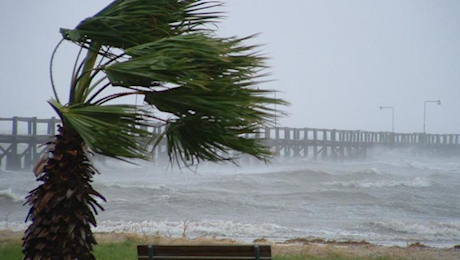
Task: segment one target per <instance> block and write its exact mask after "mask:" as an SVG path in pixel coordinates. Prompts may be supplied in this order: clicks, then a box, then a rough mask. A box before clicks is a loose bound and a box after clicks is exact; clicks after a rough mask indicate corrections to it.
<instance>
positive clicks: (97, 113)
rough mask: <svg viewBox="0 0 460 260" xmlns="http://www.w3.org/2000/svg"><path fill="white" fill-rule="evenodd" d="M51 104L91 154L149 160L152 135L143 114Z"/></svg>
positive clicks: (129, 109) (129, 108)
mask: <svg viewBox="0 0 460 260" xmlns="http://www.w3.org/2000/svg"><path fill="white" fill-rule="evenodd" d="M49 103H50V104H51V105H52V106H53V108H54V109H55V110H56V111H58V113H59V115H60V117H61V119H62V120H63V122H64V125H66V127H68V128H71V129H73V130H75V131H76V132H78V134H79V135H80V136H81V137H82V138H83V140H84V141H85V143H86V145H87V146H88V147H89V148H90V149H91V150H92V151H94V152H96V153H99V154H102V155H106V156H109V157H113V158H117V159H122V158H142V159H147V151H146V150H145V149H144V147H145V141H146V140H147V139H148V138H152V136H151V135H152V134H151V133H149V132H148V131H147V130H145V127H146V126H147V124H146V122H145V120H144V118H145V112H144V111H143V110H140V109H139V108H137V107H135V106H129V105H105V106H94V105H84V106H83V105H81V106H71V107H63V106H61V105H60V104H58V103H57V102H56V101H54V100H51V101H49Z"/></svg>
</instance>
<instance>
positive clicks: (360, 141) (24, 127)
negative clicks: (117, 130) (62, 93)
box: [0, 117, 460, 170]
mask: <svg viewBox="0 0 460 260" xmlns="http://www.w3.org/2000/svg"><path fill="white" fill-rule="evenodd" d="M59 123H60V121H59V120H58V119H56V118H51V119H38V118H35V117H33V118H24V117H13V118H0V166H2V165H6V168H7V169H9V170H17V169H30V168H31V167H32V165H33V164H34V163H35V162H36V161H38V158H39V157H40V155H41V154H42V153H43V151H44V149H45V147H44V146H43V144H44V143H46V142H48V141H50V140H51V138H52V136H53V135H55V134H56V128H57V124H59ZM163 129H164V126H161V125H152V126H150V127H148V130H149V131H152V132H156V133H159V132H161V131H162V130H163ZM246 137H247V138H260V139H263V140H264V142H265V144H266V145H267V146H268V147H270V148H271V150H272V151H273V153H274V155H275V156H283V157H286V158H293V157H302V158H314V159H317V158H320V159H332V160H345V159H356V158H364V157H366V155H367V153H368V152H369V151H371V150H372V148H374V147H383V148H386V149H397V148H405V149H410V150H411V151H412V153H413V154H426V153H429V154H447V155H449V156H459V155H460V134H426V133H393V132H369V131H350V130H335V129H318V128H288V127H266V128H262V129H260V131H259V132H258V133H257V134H252V135H246ZM166 153H167V149H166V143H165V142H164V141H163V142H162V143H161V145H160V146H159V147H157V148H156V150H155V156H156V157H157V159H161V158H165V157H166Z"/></svg>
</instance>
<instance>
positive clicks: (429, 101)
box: [423, 100, 441, 133]
mask: <svg viewBox="0 0 460 260" xmlns="http://www.w3.org/2000/svg"><path fill="white" fill-rule="evenodd" d="M426 103H437V104H438V106H440V105H441V100H436V101H433V100H427V101H425V103H424V105H423V133H425V126H426Z"/></svg>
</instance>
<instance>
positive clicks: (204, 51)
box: [104, 33, 264, 89]
mask: <svg viewBox="0 0 460 260" xmlns="http://www.w3.org/2000/svg"><path fill="white" fill-rule="evenodd" d="M241 41H242V39H219V38H217V39H216V38H211V37H209V36H207V35H206V34H201V33H199V34H193V35H177V36H173V37H168V38H165V39H162V40H159V41H156V42H150V43H146V44H142V45H139V46H135V47H133V48H130V49H127V50H126V53H127V54H128V55H131V56H132V59H130V60H128V61H125V62H120V63H115V64H112V65H109V66H106V67H105V68H104V69H105V71H106V73H107V75H108V77H109V80H110V82H111V83H112V85H114V86H132V85H140V86H146V87H148V86H152V85H154V84H155V83H158V82H167V83H173V84H176V85H180V86H185V87H192V88H197V87H198V88H204V89H206V88H208V86H207V85H209V82H210V81H212V80H215V79H218V78H223V77H231V78H234V81H242V80H247V79H250V78H253V77H254V76H255V74H257V69H261V68H263V67H264V65H263V61H264V58H263V57H261V56H259V55H257V54H256V53H254V51H253V53H252V54H251V53H249V52H250V51H252V50H253V49H254V48H255V47H256V46H243V45H242V43H241Z"/></svg>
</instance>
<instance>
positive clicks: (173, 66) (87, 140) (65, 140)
mask: <svg viewBox="0 0 460 260" xmlns="http://www.w3.org/2000/svg"><path fill="white" fill-rule="evenodd" d="M219 5H221V4H220V3H216V2H215V1H209V2H208V1H202V0H150V1H146V0H116V1H114V2H112V3H111V4H110V5H108V6H107V7H106V8H104V9H103V10H101V11H100V12H99V13H97V14H96V15H94V16H93V17H89V18H87V19H85V20H83V21H82V22H81V23H80V24H78V26H77V27H76V28H75V29H72V30H69V29H61V34H62V36H63V40H62V41H70V42H73V43H75V44H77V45H79V46H80V47H81V49H80V53H79V55H78V56H77V58H76V62H75V66H74V71H73V74H72V79H71V84H70V90H69V97H68V100H67V101H66V102H63V101H62V100H61V99H60V98H59V96H58V95H57V91H56V86H55V85H54V82H53V80H52V87H53V91H54V96H55V97H54V98H53V99H51V100H50V101H49V104H50V105H51V106H52V107H53V108H54V110H55V111H56V113H57V114H58V115H59V117H60V119H61V121H62V125H60V126H59V129H58V130H59V133H58V134H57V135H56V137H55V139H54V141H53V142H50V143H48V156H47V157H44V158H42V160H41V161H40V162H39V163H38V164H37V166H36V167H35V169H34V172H35V174H36V175H37V180H38V181H41V182H42V183H41V185H39V187H38V188H36V189H34V190H32V191H31V192H30V193H29V195H28V197H27V203H28V204H29V205H30V206H31V208H30V211H29V214H28V219H30V220H31V221H32V224H31V225H30V226H29V228H28V229H27V230H26V232H25V234H24V238H23V240H24V242H23V252H24V255H25V257H24V259H94V256H93V255H92V253H91V251H92V247H93V245H95V244H96V240H95V238H94V236H93V233H92V232H91V225H92V226H96V220H95V217H94V214H97V210H98V209H101V210H103V208H102V206H101V205H100V204H99V203H100V201H101V200H105V199H104V197H103V196H102V195H101V194H99V193H98V192H97V191H95V190H94V189H93V188H92V186H91V182H92V176H93V175H94V174H96V173H97V170H96V169H95V168H94V167H93V165H92V163H91V161H90V157H91V156H90V153H97V154H102V155H105V156H109V157H112V158H116V159H120V160H129V159H133V158H141V159H145V160H149V159H151V156H150V153H149V151H150V150H149V149H148V147H155V146H156V145H158V144H159V141H160V140H162V139H163V138H166V139H167V145H168V154H169V157H170V160H171V161H177V162H182V163H184V164H186V165H189V164H195V163H198V162H200V161H202V160H210V161H215V162H219V161H224V160H230V161H231V160H233V159H234V158H233V157H232V156H231V155H230V154H229V153H228V151H229V150H236V151H239V152H241V153H247V154H250V155H252V156H255V157H256V158H258V159H261V160H266V159H267V158H268V157H267V156H269V154H270V153H269V151H268V149H267V148H266V147H265V146H264V145H263V144H261V143H260V140H257V139H250V138H243V137H242V135H243V134H246V133H249V134H251V133H256V132H257V130H258V129H260V127H262V126H263V125H266V124H270V122H271V120H272V118H273V110H272V109H270V105H272V104H285V102H284V101H282V100H278V99H273V98H270V97H268V96H272V95H268V94H269V93H270V92H271V91H267V90H260V89H258V88H256V87H255V85H256V84H258V83H260V82H258V79H259V78H260V77H261V76H263V74H262V73H261V71H262V70H263V69H264V68H265V65H264V63H263V62H264V57H262V56H261V55H260V54H259V53H258V52H256V51H255V48H257V47H258V46H252V45H251V46H247V45H244V44H243V42H244V41H246V40H247V39H249V38H251V37H247V38H236V37H232V38H221V37H217V35H216V34H215V29H212V28H216V27H213V26H214V25H215V23H216V22H217V21H218V20H219V18H220V17H221V13H220V12H216V11H212V10H210V8H215V7H217V6H219ZM62 41H61V42H62ZM59 45H60V43H59V44H58V46H59ZM56 48H57V47H56ZM81 52H86V57H84V58H83V59H81V60H80V59H79V56H80V54H81ZM53 56H54V54H53ZM112 87H117V88H112ZM109 89H112V91H111V92H107V90H109ZM113 89H115V90H118V91H119V92H114V91H113ZM133 95H141V96H143V100H144V105H142V106H138V105H137V104H120V103H117V102H115V100H120V99H121V98H123V97H127V96H133ZM153 108H155V109H156V110H159V111H161V112H163V113H162V115H164V113H167V114H168V115H169V116H161V117H160V116H158V113H156V112H154V111H156V110H153ZM152 122H157V123H158V122H160V123H162V124H164V125H165V127H164V129H165V130H164V131H163V132H161V133H160V134H153V133H151V132H149V131H147V130H146V128H145V126H149V125H151V124H152Z"/></svg>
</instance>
